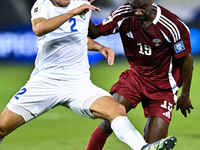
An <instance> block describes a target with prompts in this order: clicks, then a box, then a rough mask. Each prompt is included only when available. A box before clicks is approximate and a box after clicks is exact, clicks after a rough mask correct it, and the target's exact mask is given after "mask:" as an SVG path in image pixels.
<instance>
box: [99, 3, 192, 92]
mask: <svg viewBox="0 0 200 150" xmlns="http://www.w3.org/2000/svg"><path fill="white" fill-rule="evenodd" d="M153 7H157V15H156V17H155V19H154V20H153V22H152V23H151V25H149V26H148V27H147V28H144V27H142V25H141V23H140V21H138V20H136V19H135V17H134V16H133V15H132V14H131V8H130V5H129V3H126V4H124V5H122V6H121V7H119V8H118V9H117V10H115V11H113V12H112V13H111V14H110V16H109V17H108V18H106V19H105V20H103V21H102V22H101V23H99V24H98V27H99V29H100V32H101V33H102V34H103V35H109V34H115V33H118V32H119V33H120V36H121V40H122V43H123V47H124V52H125V55H126V58H127V60H128V62H129V64H130V69H131V70H132V71H133V72H135V73H137V74H138V75H139V76H140V77H141V79H142V80H143V82H144V83H145V84H149V85H153V86H154V87H156V88H158V89H167V90H169V89H171V90H172V92H173V93H174V94H175V93H176V92H177V90H178V89H179V87H180V86H181V85H182V79H181V70H180V69H181V67H180V66H181V62H180V59H179V58H180V57H183V56H185V55H186V54H188V53H189V52H190V51H191V44H190V33H189V28H188V27H187V26H186V25H185V24H184V23H183V22H182V21H181V19H180V18H179V17H178V16H176V15H175V14H173V13H171V12H170V11H168V10H166V9H165V8H163V7H161V6H159V5H157V4H155V3H153Z"/></svg>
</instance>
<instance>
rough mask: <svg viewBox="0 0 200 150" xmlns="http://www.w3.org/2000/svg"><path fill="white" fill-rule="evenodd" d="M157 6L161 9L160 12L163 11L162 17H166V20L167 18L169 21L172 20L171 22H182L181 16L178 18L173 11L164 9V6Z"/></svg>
mask: <svg viewBox="0 0 200 150" xmlns="http://www.w3.org/2000/svg"><path fill="white" fill-rule="evenodd" d="M157 6H158V7H159V8H160V10H161V15H162V16H163V17H165V18H167V19H169V20H171V21H173V22H176V20H177V19H179V20H181V19H180V18H179V16H177V15H176V14H175V13H173V12H172V11H170V10H168V9H166V8H164V7H163V6H160V5H157Z"/></svg>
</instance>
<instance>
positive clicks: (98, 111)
mask: <svg viewBox="0 0 200 150" xmlns="http://www.w3.org/2000/svg"><path fill="white" fill-rule="evenodd" d="M90 110H91V111H92V112H93V114H94V115H95V116H96V117H98V118H102V119H107V120H109V121H112V120H113V119H114V118H116V117H117V116H126V110H125V107H124V106H123V105H121V104H119V103H117V102H116V101H115V100H114V99H113V98H112V97H111V96H102V97H100V98H98V99H97V100H95V101H94V102H93V103H92V105H91V106H90Z"/></svg>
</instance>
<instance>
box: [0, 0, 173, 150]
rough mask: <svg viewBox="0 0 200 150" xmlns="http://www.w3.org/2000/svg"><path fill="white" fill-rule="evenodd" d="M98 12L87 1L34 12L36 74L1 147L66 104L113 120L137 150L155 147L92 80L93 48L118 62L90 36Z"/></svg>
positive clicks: (47, 0) (164, 143)
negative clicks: (21, 128) (14, 134)
mask: <svg viewBox="0 0 200 150" xmlns="http://www.w3.org/2000/svg"><path fill="white" fill-rule="evenodd" d="M92 10H98V11H100V9H99V8H97V7H95V6H93V5H91V4H90V3H89V2H88V1H81V0H37V1H36V2H35V4H34V6H33V8H32V10H31V15H32V29H33V32H34V33H35V34H36V35H37V36H38V55H37V58H36V61H35V69H34V70H33V72H32V74H31V77H30V79H29V80H28V82H27V83H26V84H25V85H24V86H23V87H22V88H21V89H20V90H19V92H17V93H16V94H15V95H14V96H13V97H12V98H11V100H10V102H9V103H8V104H7V106H6V107H5V109H4V110H3V112H2V114H1V116H0V143H1V142H2V140H3V138H4V137H5V136H6V135H8V134H9V133H11V132H12V131H13V130H15V129H17V128H18V127H19V126H21V125H23V124H25V123H27V122H28V121H30V120H32V119H34V118H36V117H38V116H40V115H41V114H43V113H44V112H47V111H48V110H49V109H51V108H52V107H55V106H57V105H63V106H65V107H68V108H69V109H71V110H73V111H74V112H76V113H77V114H79V115H82V116H85V117H89V118H92V119H95V118H103V119H106V120H109V121H110V122H111V126H112V130H113V131H114V132H115V134H116V135H117V137H118V138H119V139H120V140H122V141H123V142H125V143H126V144H128V145H129V146H130V147H131V148H132V149H134V150H140V149H143V147H146V146H147V145H148V146H149V144H147V143H146V142H145V140H144V139H143V137H142V136H141V134H140V133H139V132H138V131H137V130H136V129H135V128H134V127H133V126H132V124H131V123H130V121H129V120H128V118H127V116H126V111H125V108H124V106H123V105H121V104H119V103H117V102H116V101H115V100H114V99H113V97H112V96H111V95H110V94H109V93H108V92H107V91H104V90H103V89H101V88H98V87H97V86H95V85H94V84H93V83H92V82H91V81H90V71H89V63H88V58H87V50H88V49H89V50H94V51H99V52H100V53H101V54H102V55H104V56H105V57H106V58H107V60H108V64H109V65H113V63H114V52H113V50H112V49H110V48H107V47H104V46H102V45H100V44H98V43H96V42H94V41H92V40H91V39H90V38H88V37H87V34H88V26H89V21H90V17H91V13H92ZM172 140H175V137H170V138H166V139H163V140H161V141H159V142H158V143H156V144H155V143H154V144H153V146H154V145H156V147H155V146H154V147H155V148H154V149H163V148H165V147H173V146H174V145H173V144H174V142H173V141H172ZM150 145H151V144H150ZM171 145H172V146H171Z"/></svg>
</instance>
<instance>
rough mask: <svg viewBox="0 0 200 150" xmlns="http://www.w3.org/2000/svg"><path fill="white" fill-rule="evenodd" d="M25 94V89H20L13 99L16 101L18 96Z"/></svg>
mask: <svg viewBox="0 0 200 150" xmlns="http://www.w3.org/2000/svg"><path fill="white" fill-rule="evenodd" d="M25 92H26V88H23V89H21V90H20V91H19V92H18V93H17V94H16V95H15V98H16V99H17V100H18V99H19V96H20V95H23V94H24V93H25Z"/></svg>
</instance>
